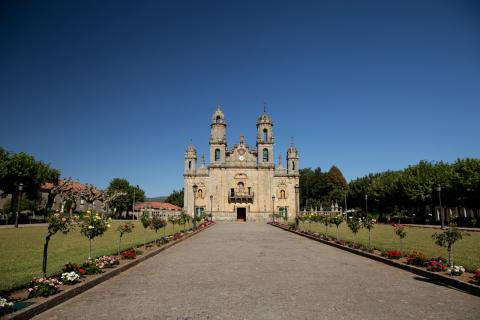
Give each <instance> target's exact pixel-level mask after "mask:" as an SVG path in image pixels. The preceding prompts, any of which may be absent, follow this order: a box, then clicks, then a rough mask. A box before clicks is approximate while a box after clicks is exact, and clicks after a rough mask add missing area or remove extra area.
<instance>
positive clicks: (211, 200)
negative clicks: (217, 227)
mask: <svg viewBox="0 0 480 320" xmlns="http://www.w3.org/2000/svg"><path fill="white" fill-rule="evenodd" d="M212 202H213V194H211V195H210V222H212V221H213V220H212V219H213V213H212V210H213V207H212Z"/></svg>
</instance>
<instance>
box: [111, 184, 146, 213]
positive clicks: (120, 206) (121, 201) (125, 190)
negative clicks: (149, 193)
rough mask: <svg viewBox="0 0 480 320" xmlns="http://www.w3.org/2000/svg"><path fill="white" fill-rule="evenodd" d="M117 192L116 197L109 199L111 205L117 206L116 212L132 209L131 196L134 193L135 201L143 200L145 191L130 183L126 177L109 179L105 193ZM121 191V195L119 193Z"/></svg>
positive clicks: (132, 196)
mask: <svg viewBox="0 0 480 320" xmlns="http://www.w3.org/2000/svg"><path fill="white" fill-rule="evenodd" d="M115 192H116V193H117V195H118V196H117V197H116V198H114V199H112V200H111V206H113V207H114V208H117V212H119V213H121V212H124V211H129V210H131V211H133V198H134V195H135V202H143V201H145V192H144V191H143V190H142V189H140V188H137V187H136V186H132V185H130V183H129V182H128V180H127V179H121V178H114V179H113V180H112V181H110V184H109V186H108V188H107V194H109V195H112V194H114V193H115ZM120 193H121V195H119V194H120Z"/></svg>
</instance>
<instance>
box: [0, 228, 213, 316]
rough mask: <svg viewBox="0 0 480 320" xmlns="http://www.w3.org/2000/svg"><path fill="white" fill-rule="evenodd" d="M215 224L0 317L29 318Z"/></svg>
mask: <svg viewBox="0 0 480 320" xmlns="http://www.w3.org/2000/svg"><path fill="white" fill-rule="evenodd" d="M214 225H215V224H210V225H208V226H206V227H204V228H202V229H198V230H196V231H194V232H192V233H189V234H186V235H184V236H183V237H182V238H180V239H178V240H175V241H172V242H169V243H167V244H165V245H163V246H161V247H160V248H158V249H156V250H155V251H151V252H148V253H146V254H143V255H142V256H140V257H137V258H136V259H135V260H132V261H130V262H129V263H126V264H124V265H122V266H119V267H117V268H114V269H111V270H109V271H108V272H106V273H102V274H100V275H98V276H97V277H96V278H93V279H91V280H89V281H87V282H84V283H82V284H81V285H79V286H78V287H74V288H71V289H67V290H65V291H62V292H59V293H58V294H55V295H53V296H51V297H48V298H47V299H46V300H45V301H42V302H39V303H36V304H33V305H31V306H29V307H26V308H25V309H22V310H19V311H17V312H13V313H9V314H7V315H6V316H3V317H0V319H2V320H27V319H31V318H33V317H35V316H37V315H39V314H41V313H43V312H45V311H47V310H48V309H51V308H53V307H55V306H57V305H59V304H61V303H63V302H65V301H67V300H70V299H72V298H74V297H76V296H78V295H79V294H81V293H83V292H85V291H87V290H89V289H91V288H93V287H95V286H97V285H99V284H101V283H103V282H105V281H107V280H108V279H111V278H113V277H115V276H117V275H119V274H120V273H122V272H124V271H126V270H128V269H130V268H132V267H134V266H136V265H137V264H139V263H141V262H143V261H145V260H147V259H150V258H152V257H154V256H156V255H157V254H159V253H160V252H162V251H164V250H167V249H168V248H171V247H173V246H174V245H176V244H178V243H180V242H182V241H184V240H187V239H188V238H190V237H192V236H194V235H196V234H198V233H200V232H202V231H204V230H206V229H208V228H210V227H212V226H214Z"/></svg>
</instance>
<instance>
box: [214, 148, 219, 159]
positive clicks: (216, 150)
mask: <svg viewBox="0 0 480 320" xmlns="http://www.w3.org/2000/svg"><path fill="white" fill-rule="evenodd" d="M215 161H220V149H215Z"/></svg>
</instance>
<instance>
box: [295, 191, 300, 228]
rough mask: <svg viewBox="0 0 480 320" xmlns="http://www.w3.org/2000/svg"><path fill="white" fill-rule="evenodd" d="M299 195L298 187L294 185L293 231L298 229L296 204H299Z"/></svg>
mask: <svg viewBox="0 0 480 320" xmlns="http://www.w3.org/2000/svg"><path fill="white" fill-rule="evenodd" d="M299 194H300V186H299V185H298V184H296V185H295V230H297V229H298V223H299V221H298V203H299V200H300V199H299Z"/></svg>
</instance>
